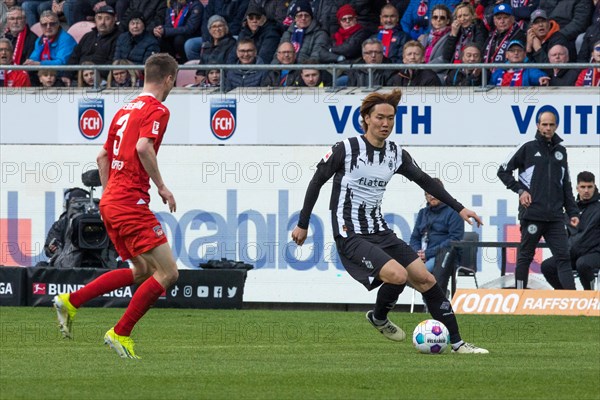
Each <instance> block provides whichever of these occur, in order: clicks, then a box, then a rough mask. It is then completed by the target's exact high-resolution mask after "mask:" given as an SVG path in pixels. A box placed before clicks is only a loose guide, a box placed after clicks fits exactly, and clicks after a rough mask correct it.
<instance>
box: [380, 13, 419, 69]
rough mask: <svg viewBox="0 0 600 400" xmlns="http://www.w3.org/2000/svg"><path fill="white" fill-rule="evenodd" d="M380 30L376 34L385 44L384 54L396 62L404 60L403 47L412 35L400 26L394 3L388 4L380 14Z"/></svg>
mask: <svg viewBox="0 0 600 400" xmlns="http://www.w3.org/2000/svg"><path fill="white" fill-rule="evenodd" d="M379 23H380V24H381V25H380V26H379V32H378V33H377V34H376V35H375V36H374V37H376V38H377V39H378V40H379V41H380V42H381V44H382V45H383V56H384V57H385V58H387V59H389V60H390V62H392V63H394V64H399V63H401V62H402V48H403V47H404V44H405V43H406V42H408V41H409V40H410V37H409V36H408V35H407V34H406V33H405V32H404V31H403V30H402V27H401V26H400V16H399V14H398V10H397V9H396V7H394V5H393V4H386V5H385V6H383V7H382V8H381V13H380V14H379Z"/></svg>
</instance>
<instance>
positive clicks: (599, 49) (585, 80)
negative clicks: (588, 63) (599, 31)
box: [575, 40, 600, 86]
mask: <svg viewBox="0 0 600 400" xmlns="http://www.w3.org/2000/svg"><path fill="white" fill-rule="evenodd" d="M592 62H593V63H600V40H599V41H597V42H596V43H594V50H593V51H592ZM575 86H600V68H593V67H589V68H586V69H584V70H583V71H581V73H580V74H579V76H578V77H577V81H576V82H575Z"/></svg>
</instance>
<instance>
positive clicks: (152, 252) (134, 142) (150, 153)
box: [54, 53, 178, 358]
mask: <svg viewBox="0 0 600 400" xmlns="http://www.w3.org/2000/svg"><path fill="white" fill-rule="evenodd" d="M176 76H177V62H176V61H175V59H174V58H173V57H171V56H170V55H168V54H164V53H161V54H154V55H152V56H151V57H149V58H148V60H147V61H146V65H145V67H144V77H145V80H144V88H143V90H142V93H141V94H140V95H139V96H138V97H137V98H136V99H135V100H133V101H132V102H131V103H129V104H126V105H125V106H123V107H122V108H121V109H120V110H119V111H118V112H117V114H116V115H115V117H114V118H113V120H112V123H111V126H110V129H109V132H108V139H107V140H106V143H105V144H104V147H103V148H102V150H101V151H100V154H99V155H98V157H97V162H98V169H99V171H100V179H101V181H102V187H103V188H104V191H103V194H102V199H101V201H100V214H101V215H102V220H103V221H104V224H105V225H106V230H107V232H108V235H109V237H110V239H111V240H112V242H113V243H114V245H115V247H116V249H117V252H118V253H119V255H120V256H121V258H122V259H123V260H131V262H132V263H133V268H132V269H129V268H127V269H117V270H114V271H109V272H107V273H105V274H103V275H101V276H99V277H98V278H96V279H95V280H93V281H92V282H90V283H89V284H87V285H86V286H84V287H83V288H81V289H80V290H77V291H76V292H73V293H71V294H68V293H65V294H61V295H58V296H56V297H54V307H55V308H56V311H57V314H58V321H59V325H60V330H61V332H62V334H63V336H64V337H68V338H71V337H72V324H73V318H74V317H75V314H76V312H77V309H78V308H79V307H80V306H81V305H83V304H84V303H86V302H87V301H89V300H91V299H93V298H95V297H98V296H101V295H103V294H105V293H109V292H111V291H113V290H115V289H118V288H121V287H124V286H129V285H132V284H133V283H137V284H140V286H139V287H138V289H137V290H136V292H135V294H134V295H133V298H132V299H131V302H130V303H129V306H128V307H127V309H126V310H125V313H124V314H123V316H122V317H121V319H120V320H119V322H117V324H116V325H115V326H114V327H113V328H111V329H110V330H109V331H108V332H106V334H105V335H104V342H105V343H106V344H108V345H109V346H110V347H111V348H112V349H114V350H115V351H116V352H117V354H119V356H121V357H123V358H139V357H138V356H137V355H136V354H135V352H134V348H133V347H134V343H133V340H132V339H131V337H130V335H131V331H132V330H133V327H134V326H135V324H136V323H137V322H138V321H139V320H140V318H142V316H143V315H144V314H145V313H146V312H147V311H148V309H149V308H150V307H151V306H152V305H153V304H154V303H155V302H156V300H157V299H158V297H159V296H160V295H161V293H162V292H163V291H165V290H166V289H167V288H168V287H169V286H171V285H172V284H173V283H175V281H177V277H178V271H177V265H176V264H175V260H174V259H173V254H172V252H171V248H170V246H169V244H168V243H167V238H166V236H165V234H164V232H163V230H162V228H161V225H160V223H159V222H158V220H157V219H156V217H155V216H154V214H153V213H152V211H150V207H149V203H150V194H149V190H150V179H151V180H152V182H154V184H155V185H156V187H157V189H158V194H159V195H160V197H161V198H162V200H163V203H165V204H168V205H169V210H170V211H171V212H174V211H175V209H176V203H175V197H174V196H173V193H171V191H170V190H169V189H168V188H167V186H166V185H165V183H164V181H163V179H162V176H161V174H160V171H159V169H158V163H157V159H156V153H157V152H158V149H159V147H160V143H161V142H162V139H163V135H164V133H165V130H166V128H167V123H168V122H169V115H170V113H169V110H168V109H167V107H165V105H163V104H162V102H163V101H165V99H166V98H167V96H168V94H169V92H170V91H171V89H172V88H173V84H174V83H175V77H176Z"/></svg>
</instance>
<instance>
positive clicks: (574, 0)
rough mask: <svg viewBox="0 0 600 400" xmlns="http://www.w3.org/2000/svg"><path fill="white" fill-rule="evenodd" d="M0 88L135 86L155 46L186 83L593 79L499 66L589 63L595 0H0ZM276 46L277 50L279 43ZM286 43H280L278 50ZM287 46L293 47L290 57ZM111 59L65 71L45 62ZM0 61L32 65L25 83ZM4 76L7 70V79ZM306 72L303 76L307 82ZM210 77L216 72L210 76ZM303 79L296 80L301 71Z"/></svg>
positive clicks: (588, 82)
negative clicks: (370, 69)
mask: <svg viewBox="0 0 600 400" xmlns="http://www.w3.org/2000/svg"><path fill="white" fill-rule="evenodd" d="M0 36H1V37H2V38H5V39H7V40H3V41H2V46H0V65H3V66H4V67H3V70H2V71H3V72H2V73H0V86H14V87H16V86H30V85H31V86H52V87H56V86H83V87H85V86H90V85H91V86H109V87H110V86H112V87H119V86H129V87H131V86H133V87H136V86H141V85H142V79H143V77H142V74H140V73H139V70H138V71H136V70H135V69H128V68H127V66H129V65H142V64H143V63H144V62H145V61H146V59H147V58H148V57H149V56H150V55H152V54H153V53H157V52H168V53H169V54H171V55H172V56H173V57H175V58H176V60H177V61H178V62H179V63H180V64H184V63H187V62H190V63H197V64H201V65H206V68H201V69H199V70H198V73H197V74H196V77H195V82H196V83H195V84H194V85H192V86H199V87H206V86H209V87H212V86H218V85H219V81H220V79H219V76H218V75H219V73H217V71H218V70H216V69H214V68H211V67H210V65H211V64H232V65H236V64H246V65H260V64H300V65H301V64H356V65H360V64H396V65H398V69H397V70H394V69H381V70H374V73H373V77H372V79H373V81H372V82H373V84H374V85H379V86H441V85H447V86H475V85H480V84H481V81H482V77H481V74H482V72H481V70H480V69H473V68H468V67H465V68H462V69H456V70H440V69H439V68H434V67H433V66H432V68H431V69H412V68H410V67H408V65H409V64H440V63H455V64H469V63H507V67H506V68H504V69H497V70H488V71H486V73H487V74H488V76H486V78H487V81H488V82H489V83H490V84H492V85H496V86H600V69H597V68H592V67H591V66H590V67H589V68H586V69H583V70H577V69H559V68H550V67H549V68H548V69H522V68H512V67H511V66H510V64H511V63H527V62H535V63H570V62H580V63H590V62H591V63H600V1H599V0H560V1H559V0H467V1H460V0H376V1H365V0H331V1H324V0H313V1H308V0H295V1H294V0H291V1H290V0H145V1H141V0H107V1H98V0H0ZM282 45H283V46H282ZM290 49H292V50H290ZM290 51H292V52H293V53H290ZM108 64H115V65H123V70H113V71H111V72H108V71H104V72H98V75H99V76H95V74H96V73H95V70H94V69H93V68H91V69H89V70H84V71H80V72H79V74H77V73H72V72H67V71H64V72H58V73H56V71H55V70H48V69H44V68H43V67H44V66H45V65H108ZM10 65H39V66H40V69H39V71H37V72H29V73H28V78H29V79H25V78H24V77H23V76H22V75H23V74H20V73H13V72H16V71H11V70H9V69H8V68H10V67H9V66H10ZM364 71H366V70H362V71H361V70H356V69H353V70H349V71H342V72H341V73H338V74H337V76H332V75H331V71H330V70H324V71H318V70H309V69H306V70H301V71H297V70H289V71H286V70H283V71H282V70H277V73H276V74H275V75H276V76H275V75H274V74H273V73H272V71H265V70H260V71H258V70H256V69H252V68H243V67H240V69H239V70H237V69H236V70H228V71H226V76H225V82H226V89H227V90H229V89H232V88H235V87H249V86H327V85H331V84H332V83H333V82H335V84H336V85H338V86H345V85H349V86H354V85H365V84H366V83H367V79H368V74H367V73H366V72H364ZM11 76H12V77H16V78H11ZM309 76H310V78H308V77H309ZM215 77H216V78H215ZM305 77H307V78H305Z"/></svg>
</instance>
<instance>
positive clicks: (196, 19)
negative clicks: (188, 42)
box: [163, 0, 204, 37]
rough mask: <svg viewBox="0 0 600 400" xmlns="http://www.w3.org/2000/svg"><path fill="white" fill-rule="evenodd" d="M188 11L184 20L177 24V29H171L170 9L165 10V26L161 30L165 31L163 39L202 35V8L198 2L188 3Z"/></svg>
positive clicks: (195, 0)
mask: <svg viewBox="0 0 600 400" xmlns="http://www.w3.org/2000/svg"><path fill="white" fill-rule="evenodd" d="M187 6H188V7H189V8H188V11H187V14H186V15H185V19H184V20H183V21H181V22H180V23H179V26H178V27H177V28H175V27H173V23H172V21H171V9H169V8H167V11H166V12H165V24H164V25H163V28H164V29H165V37H173V36H177V35H186V36H200V35H201V33H202V30H201V27H200V25H201V24H202V14H203V11H204V7H202V4H200V2H199V1H197V0H194V1H188V3H187ZM178 12H179V11H177V10H176V12H175V14H176V15H177V13H178Z"/></svg>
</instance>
